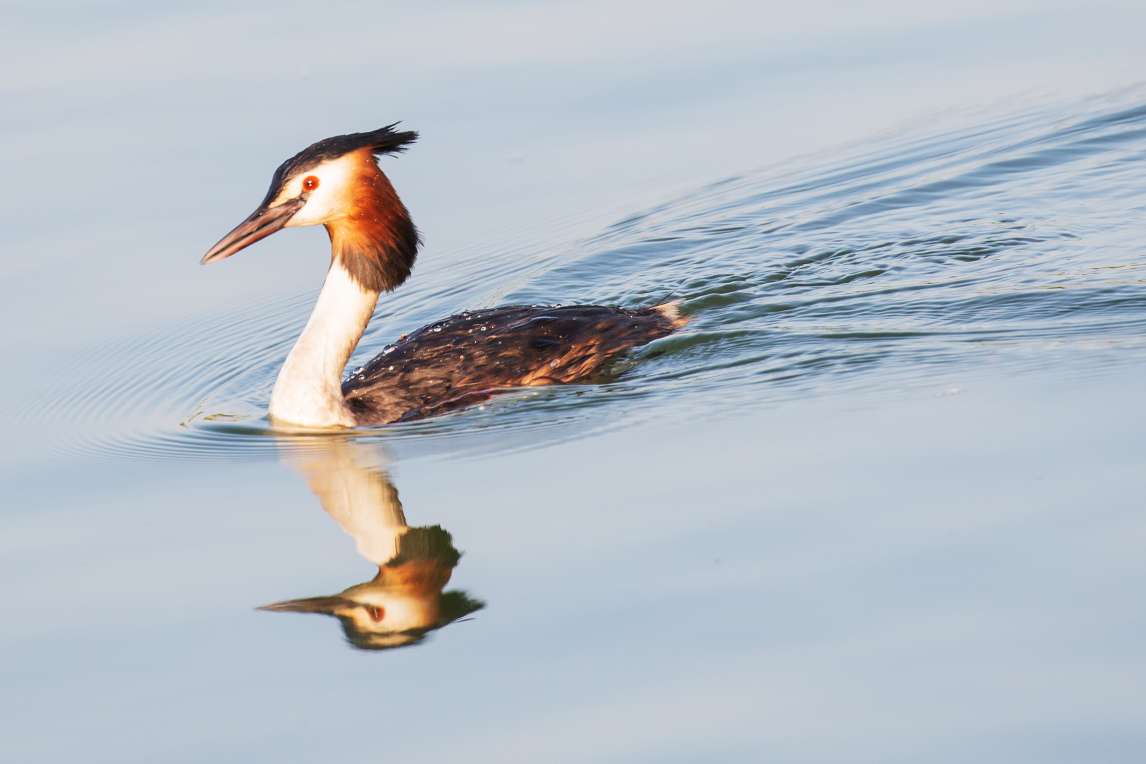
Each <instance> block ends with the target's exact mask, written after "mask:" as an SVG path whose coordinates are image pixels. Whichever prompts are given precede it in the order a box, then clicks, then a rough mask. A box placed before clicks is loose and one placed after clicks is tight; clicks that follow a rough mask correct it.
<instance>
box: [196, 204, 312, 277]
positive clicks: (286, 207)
mask: <svg viewBox="0 0 1146 764" xmlns="http://www.w3.org/2000/svg"><path fill="white" fill-rule="evenodd" d="M304 204H306V199H305V198H303V197H299V198H297V199H291V200H290V201H286V202H283V203H282V204H278V205H275V206H274V207H259V208H258V209H257V210H255V211H254V212H252V213H251V214H250V216H249V217H248V218H247V219H246V220H244V221H243V222H242V223H239V224H238V225H237V226H235V227H234V229H232V230H231V232H230V233H229V234H227V235H226V236H224V237H223V238H221V239H219V241H218V242H216V243H215V246H213V247H211V249H209V250H207V254H205V255H203V259H202V260H200V261H199V262H200V263H201V264H203V265H206V264H207V263H213V262H215V261H216V260H223V259H225V258H228V257H230V256H231V255H233V254H235V253H236V252H238V251H239V250H240V249H246V248H247V247H249V246H251V245H252V244H254V243H255V242H256V241H258V240H260V239H265V238H267V237H268V236H270V235H271V234H272V233H274V232H275V231H277V230H279V229H280V228H282V227H283V226H284V225H286V224H287V221H288V220H290V219H291V217H293V216H294V214H295V213H296V212H298V211H299V209H300V208H301V207H302V206H303V205H304Z"/></svg>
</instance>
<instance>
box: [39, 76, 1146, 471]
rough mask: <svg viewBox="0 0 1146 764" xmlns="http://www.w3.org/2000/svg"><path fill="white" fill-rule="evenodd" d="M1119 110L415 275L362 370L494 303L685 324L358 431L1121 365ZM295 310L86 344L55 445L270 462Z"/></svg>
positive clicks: (1126, 355) (1128, 135) (1027, 118)
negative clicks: (612, 365) (490, 393)
mask: <svg viewBox="0 0 1146 764" xmlns="http://www.w3.org/2000/svg"><path fill="white" fill-rule="evenodd" d="M1121 98H1122V99H1123V101H1124V102H1123V103H1120V104H1116V105H1114V106H1109V105H1107V106H1105V107H1100V106H1099V105H1096V104H1101V103H1102V101H1101V100H1098V101H1095V100H1092V101H1088V102H1086V103H1082V104H1079V103H1074V104H1070V105H1068V106H1065V107H1064V106H1061V105H1060V106H1055V107H1045V108H1042V109H1040V110H1037V111H1031V112H1026V113H1023V114H1017V115H1004V116H1002V117H999V118H997V119H994V120H991V121H987V122H984V123H983V124H981V125H979V126H977V127H972V128H966V129H962V130H959V131H950V132H947V133H943V134H939V135H930V136H910V137H903V136H897V137H892V138H885V139H883V140H882V141H879V142H876V143H873V144H870V145H862V146H858V147H852V148H851V149H850V152H843V153H840V154H836V155H832V156H821V157H817V158H816V159H815V160H805V161H804V162H803V163H802V164H800V165H798V166H796V167H782V168H771V169H766V170H762V171H759V172H750V173H742V174H740V175H738V176H736V177H732V178H727V179H724V180H720V181H717V182H714V183H710V184H708V185H707V186H704V187H702V188H699V189H698V190H696V191H695V192H693V193H690V194H686V195H683V196H681V197H679V198H676V199H672V200H668V201H666V202H664V203H662V204H659V205H657V206H655V207H653V208H650V209H648V210H644V211H641V212H637V213H633V214H630V215H626V216H624V217H623V218H622V219H620V220H618V221H617V222H615V223H612V224H611V225H606V226H603V227H602V229H601V232H600V233H599V234H598V235H596V236H593V237H590V238H589V239H587V240H584V241H579V242H570V241H567V240H561V239H560V236H559V232H555V233H554V235H553V236H552V237H551V238H550V239H548V240H538V241H534V242H531V243H529V245H524V244H523V245H521V246H518V247H515V248H512V249H503V250H501V251H496V250H495V251H493V252H483V253H481V256H480V257H478V256H473V257H469V258H465V259H463V261H462V263H461V264H460V265H459V266H458V267H457V268H456V269H454V270H451V271H450V273H449V275H448V277H447V275H446V274H445V273H444V272H438V273H437V274H436V276H435V277H434V279H432V280H429V281H427V280H426V279H421V280H419V279H415V280H414V283H413V284H412V285H410V286H409V287H404V288H403V289H402V290H400V291H399V292H398V294H397V295H395V296H393V298H387V299H386V300H384V301H383V304H382V305H381V306H380V309H379V312H378V314H377V316H376V319H375V322H374V324H372V326H371V328H370V330H369V331H368V333H367V335H366V337H365V339H364V341H363V346H362V348H361V349H360V352H359V353H358V354H357V356H356V358H357V359H358V360H365V359H366V358H367V357H369V356H370V355H372V354H373V352H376V351H377V350H378V349H380V347H381V346H382V345H383V344H384V343H385V342H386V341H387V339H388V338H390V337H392V336H394V335H395V334H398V333H401V332H403V331H408V330H410V329H412V328H415V327H417V326H418V325H421V324H422V323H426V322H428V321H430V320H432V319H434V318H438V317H441V316H442V315H446V314H449V313H452V312H456V311H458V310H461V309H462V308H465V307H478V306H483V305H488V304H494V303H498V302H544V303H548V302H603V303H618V304H626V305H644V304H654V303H658V302H661V301H664V300H665V299H669V298H678V299H681V300H682V301H683V306H684V310H685V312H686V313H687V314H689V315H690V316H691V317H692V319H693V320H692V323H691V324H690V325H689V327H688V328H687V329H686V330H685V331H684V332H682V333H681V334H679V335H676V336H673V337H669V338H665V339H662V340H660V341H658V342H654V343H652V344H651V345H649V346H648V347H645V348H642V349H641V350H640V351H638V352H637V353H635V354H634V356H633V358H631V359H627V360H625V361H624V362H622V363H621V364H619V365H618V368H617V372H624V373H619V374H618V375H617V376H616V378H615V379H613V380H612V381H609V382H606V383H604V384H598V385H586V386H570V387H565V388H542V389H531V390H528V391H520V392H514V393H511V394H509V395H507V396H504V397H502V398H500V399H497V400H494V401H492V402H490V403H489V404H487V405H486V406H482V407H478V408H474V409H472V410H468V411H463V412H458V413H455V414H452V415H449V416H446V417H442V418H440V419H436V420H430V421H426V422H415V423H410V424H402V425H396V426H393V427H388V428H384V430H381V431H377V430H376V431H364V432H363V433H362V437H364V438H381V437H383V433H384V437H385V440H386V443H387V444H388V445H389V446H390V447H391V448H396V449H397V450H400V451H404V452H406V453H412V454H424V455H441V454H456V453H465V452H468V451H474V452H478V451H481V452H488V451H489V450H491V449H504V450H513V449H516V448H528V447H536V446H537V445H539V444H542V443H545V442H547V441H552V440H567V439H569V438H577V437H585V436H587V435H590V434H592V433H594V432H599V431H601V430H602V429H610V428H615V427H624V426H628V425H630V424H632V423H633V422H635V421H639V420H641V419H643V418H647V417H655V416H664V415H665V414H666V413H671V414H672V415H673V416H677V417H688V416H711V415H713V414H714V413H715V412H719V411H720V410H734V409H735V408H737V407H741V406H747V405H752V406H759V405H770V404H777V403H779V402H782V401H783V400H784V399H787V398H791V397H799V396H804V395H809V394H830V393H833V392H838V391H845V390H854V389H858V388H863V387H865V386H867V387H876V386H884V387H886V386H888V385H893V384H911V383H912V381H913V380H919V379H925V378H927V377H928V376H933V375H935V374H937V373H940V372H941V371H942V370H943V369H952V368H956V365H958V364H975V363H983V364H993V365H1005V366H1008V367H1011V368H1015V369H1022V368H1043V367H1053V366H1055V365H1056V364H1059V363H1061V362H1062V361H1063V359H1065V358H1067V357H1068V356H1072V355H1077V354H1080V353H1087V354H1089V356H1088V357H1089V358H1092V359H1094V360H1093V363H1094V364H1096V365H1103V364H1112V363H1126V362H1140V361H1141V360H1142V358H1143V354H1144V352H1146V342H1144V340H1143V338H1144V337H1146V258H1144V257H1143V254H1146V245H1144V244H1143V243H1141V241H1140V237H1139V236H1138V232H1137V230H1136V228H1137V227H1138V222H1137V221H1138V220H1140V219H1141V215H1142V213H1143V212H1146V186H1144V185H1143V184H1142V183H1141V178H1142V177H1144V176H1146V105H1143V104H1142V103H1141V101H1142V100H1143V98H1142V95H1141V94H1140V93H1139V94H1137V96H1135V94H1130V95H1125V94H1124V95H1123V96H1121ZM1135 98H1137V100H1135ZM1126 101H1131V102H1126ZM748 159H749V160H750V158H748ZM312 299H313V295H310V294H307V295H297V296H292V297H289V298H286V299H280V300H276V301H274V302H271V303H267V304H262V305H253V306H249V307H246V308H244V309H243V310H242V311H237V312H235V313H232V314H230V315H225V316H215V317H212V318H211V319H209V320H204V321H200V322H196V323H189V324H187V325H183V326H178V327H169V328H167V329H165V330H163V331H159V332H156V333H154V334H152V335H150V336H146V337H140V338H136V339H134V340H132V341H130V342H124V343H120V344H118V345H113V346H108V347H104V348H101V349H100V350H99V352H98V353H95V354H93V355H92V356H91V357H89V358H87V359H85V361H84V362H83V363H81V364H80V366H81V367H82V368H83V369H84V370H85V374H84V376H83V378H80V379H75V380H71V381H70V382H69V386H68V387H67V388H66V389H64V390H57V391H51V392H50V393H49V405H48V409H49V410H50V411H52V412H54V414H55V416H56V417H58V418H59V419H60V421H61V422H63V421H65V420H66V422H67V423H68V424H67V431H69V432H72V433H75V437H74V439H72V440H71V441H69V442H67V443H66V444H64V446H65V447H66V448H68V449H72V450H76V451H80V452H83V453H85V454H100V455H104V456H110V457H116V458H128V459H134V460H145V461H146V460H155V459H169V458H178V459H194V460H223V459H232V458H234V457H235V456H236V455H243V456H244V457H253V458H258V457H259V456H262V455H266V456H270V455H273V454H275V453H277V452H278V450H279V449H281V448H283V447H284V441H283V439H282V438H281V437H273V435H274V433H272V432H271V430H270V428H269V427H268V425H267V422H266V419H265V417H264V416H263V413H262V412H263V410H264V408H265V405H266V401H267V398H268V397H269V392H270V388H271V385H272V383H273V379H274V375H275V373H276V371H277V368H278V365H279V364H280V363H281V361H282V359H283V357H284V356H285V354H286V352H287V351H288V349H289V348H290V345H291V343H292V342H293V340H294V337H295V336H296V334H297V332H298V331H299V329H300V328H301V326H302V323H303V322H304V321H305V317H306V314H307V312H308V310H309V307H310V304H311V301H312ZM220 337H225V338H227V339H226V341H225V342H221V341H220V339H219V338H220ZM61 429H62V428H61ZM313 442H314V441H313V439H300V440H297V441H293V443H294V445H295V446H296V447H299V448H304V447H307V444H308V443H313Z"/></svg>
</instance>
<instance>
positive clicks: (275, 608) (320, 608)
mask: <svg viewBox="0 0 1146 764" xmlns="http://www.w3.org/2000/svg"><path fill="white" fill-rule="evenodd" d="M357 604H358V603H356V602H355V601H354V600H350V599H346V598H345V597H338V596H333V597H307V598H306V599H301V600H287V601H286V602H275V603H272V604H270V605H263V606H262V607H260V608H258V609H259V610H267V611H270V612H272V613H322V614H323V615H334V614H335V613H336V612H337V611H339V610H344V609H346V608H352V607H355V606H356V605H357Z"/></svg>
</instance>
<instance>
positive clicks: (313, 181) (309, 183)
mask: <svg viewBox="0 0 1146 764" xmlns="http://www.w3.org/2000/svg"><path fill="white" fill-rule="evenodd" d="M302 188H303V190H304V191H313V190H314V189H316V188H318V178H316V177H314V176H313V175H307V176H306V177H305V178H303V179H302Z"/></svg>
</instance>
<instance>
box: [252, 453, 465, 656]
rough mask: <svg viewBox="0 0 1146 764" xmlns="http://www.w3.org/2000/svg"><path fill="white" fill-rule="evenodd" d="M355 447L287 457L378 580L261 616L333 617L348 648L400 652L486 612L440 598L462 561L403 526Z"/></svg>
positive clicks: (387, 492)
mask: <svg viewBox="0 0 1146 764" xmlns="http://www.w3.org/2000/svg"><path fill="white" fill-rule="evenodd" d="M360 454H362V452H361V451H359V450H357V449H356V447H355V446H354V445H353V444H352V443H348V442H345V441H340V440H326V439H324V440H323V442H322V443H321V450H319V451H317V452H310V453H306V454H303V455H298V456H295V457H292V459H291V460H292V462H294V463H295V466H296V467H297V468H298V469H299V470H300V471H301V472H302V473H303V474H304V475H305V476H306V478H307V481H308V482H309V483H310V487H311V490H313V491H314V493H315V494H316V495H317V496H318V498H319V501H321V502H322V506H323V508H324V509H325V510H326V511H327V512H328V513H329V514H330V516H331V517H332V518H334V520H335V521H336V522H337V523H338V524H339V525H340V526H342V529H343V530H344V531H346V532H347V533H348V534H350V535H351V536H352V537H353V538H354V541H355V544H356V545H357V547H358V552H359V554H361V555H362V556H363V557H365V558H366V559H368V560H370V561H371V562H373V563H374V564H375V565H377V566H378V575H377V576H375V577H374V578H373V579H372V580H370V581H367V582H365V583H361V584H357V585H355V586H352V587H350V588H349V589H346V590H344V591H343V592H341V593H340V594H336V595H332V596H327V597H309V598H306V599H298V600H289V601H286V602H277V603H274V604H272V605H267V606H265V607H263V608H262V609H263V610H272V611H276V612H294V613H322V614H324V615H332V616H336V617H337V618H338V619H339V621H341V623H342V628H343V631H344V632H345V633H346V638H347V639H348V640H349V641H350V643H351V644H352V645H354V646H355V647H358V648H362V649H366V650H380V649H384V648H388V647H401V646H403V645H409V644H413V643H415V642H419V641H421V640H422V639H423V638H424V637H425V635H426V634H427V633H428V632H430V631H433V630H435V629H439V628H441V627H442V626H445V625H447V624H449V623H452V622H453V621H456V620H457V619H459V618H461V617H463V616H465V615H468V614H469V613H472V612H474V611H476V610H479V609H480V608H482V607H483V604H482V603H481V602H479V601H477V600H474V599H471V598H470V597H469V596H467V595H466V594H465V593H464V592H461V591H449V592H443V591H442V590H443V589H444V588H445V586H446V584H447V583H448V582H449V580H450V575H451V574H452V572H453V569H454V566H455V565H457V564H458V560H459V558H460V557H461V555H460V554H459V552H458V550H457V549H455V548H454V545H453V542H452V540H451V538H450V534H449V533H448V532H446V531H445V530H444V529H442V528H441V527H440V526H437V525H434V526H429V527H415V528H411V527H409V526H408V525H407V524H406V516H405V513H404V512H403V511H402V503H401V501H400V500H399V499H398V491H397V490H396V489H395V488H394V485H393V484H392V483H391V482H390V480H389V478H388V477H387V476H386V474H385V472H383V471H382V470H380V469H378V468H377V467H373V466H368V465H366V464H363V463H362V462H360V461H359V460H358V458H357V457H359V455H360Z"/></svg>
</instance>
